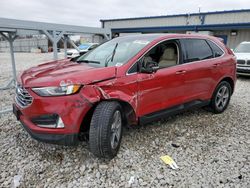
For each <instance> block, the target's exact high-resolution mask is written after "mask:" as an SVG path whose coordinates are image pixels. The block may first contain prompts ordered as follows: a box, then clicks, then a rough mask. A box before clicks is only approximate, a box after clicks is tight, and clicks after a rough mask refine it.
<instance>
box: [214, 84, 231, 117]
mask: <svg viewBox="0 0 250 188" xmlns="http://www.w3.org/2000/svg"><path fill="white" fill-rule="evenodd" d="M224 88H227V91H228V98H227V100H226V101H224V102H221V106H219V105H218V103H219V102H218V101H219V100H218V99H219V98H220V97H219V96H220V91H222V89H224ZM231 95H232V87H231V85H230V84H229V83H228V82H227V81H222V82H220V83H219V84H218V86H217V87H216V88H215V90H214V93H213V96H212V99H211V103H210V105H209V107H210V109H211V111H212V112H213V113H215V114H220V113H222V112H224V111H225V110H226V109H227V107H228V104H229V102H230V99H231Z"/></svg>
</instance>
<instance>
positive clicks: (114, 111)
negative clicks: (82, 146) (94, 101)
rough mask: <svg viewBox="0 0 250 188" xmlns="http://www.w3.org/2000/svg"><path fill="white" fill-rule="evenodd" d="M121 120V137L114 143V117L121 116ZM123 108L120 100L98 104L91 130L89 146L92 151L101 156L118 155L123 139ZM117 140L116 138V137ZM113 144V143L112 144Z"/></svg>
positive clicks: (110, 157) (111, 156)
mask: <svg viewBox="0 0 250 188" xmlns="http://www.w3.org/2000/svg"><path fill="white" fill-rule="evenodd" d="M118 112H119V113H120V117H121V119H120V121H121V126H120V127H121V129H119V130H120V131H119V132H120V136H119V139H116V140H117V142H116V143H115V144H114V142H112V141H111V140H112V138H114V135H113V134H114V132H115V131H112V130H114V129H115V128H114V129H112V127H113V125H114V119H116V118H115V117H116V116H119V113H118ZM122 124H123V116H122V108H121V105H120V104H119V103H118V102H115V101H112V102H108V101H104V102H101V103H100V104H98V106H97V107H96V109H95V111H94V113H93V116H92V119H91V123H90V130H89V148H90V151H91V152H92V153H93V154H94V155H95V156H97V157H99V158H109V159H112V158H114V157H115V156H116V154H117V153H118V151H119V148H120V144H121V139H122ZM114 140H115V138H114ZM112 144H113V145H112Z"/></svg>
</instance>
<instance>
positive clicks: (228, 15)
mask: <svg viewBox="0 0 250 188" xmlns="http://www.w3.org/2000/svg"><path fill="white" fill-rule="evenodd" d="M100 21H101V23H102V27H103V28H110V29H111V31H112V35H113V37H114V36H121V35H127V34H131V33H192V32H198V33H202V34H209V35H213V36H217V37H220V38H223V39H224V42H225V43H226V44H227V45H228V46H229V47H230V48H235V47H236V46H237V45H238V44H239V43H240V42H242V41H250V9H243V10H229V11H217V12H201V13H192V14H178V15H166V16H151V17H138V18H121V19H106V20H100Z"/></svg>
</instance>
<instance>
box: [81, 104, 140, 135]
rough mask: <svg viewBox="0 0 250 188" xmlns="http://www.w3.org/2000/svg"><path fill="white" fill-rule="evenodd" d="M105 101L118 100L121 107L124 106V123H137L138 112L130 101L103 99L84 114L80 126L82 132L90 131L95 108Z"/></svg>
mask: <svg viewBox="0 0 250 188" xmlns="http://www.w3.org/2000/svg"><path fill="white" fill-rule="evenodd" d="M103 101H116V102H118V103H119V104H120V105H121V107H122V110H123V112H124V113H123V114H124V117H123V118H124V121H125V122H124V123H125V125H126V126H128V125H133V124H136V114H135V111H134V109H133V107H132V106H131V105H130V104H129V103H128V102H125V101H121V100H102V101H99V102H97V103H95V104H94V105H93V106H92V107H91V109H90V110H89V111H88V112H87V114H86V115H85V116H84V118H83V120H82V123H81V126H80V133H88V132H89V127H90V122H91V118H92V116H93V113H94V111H95V108H96V106H97V105H98V104H99V103H101V102H103Z"/></svg>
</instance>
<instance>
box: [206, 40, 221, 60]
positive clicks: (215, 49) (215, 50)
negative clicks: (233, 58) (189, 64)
mask: <svg viewBox="0 0 250 188" xmlns="http://www.w3.org/2000/svg"><path fill="white" fill-rule="evenodd" d="M207 42H208V44H209V46H210V47H211V48H212V50H213V53H214V57H220V56H222V55H223V53H224V52H223V51H222V50H221V49H220V48H219V47H218V46H217V45H216V44H215V43H214V42H212V41H210V40H207Z"/></svg>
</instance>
